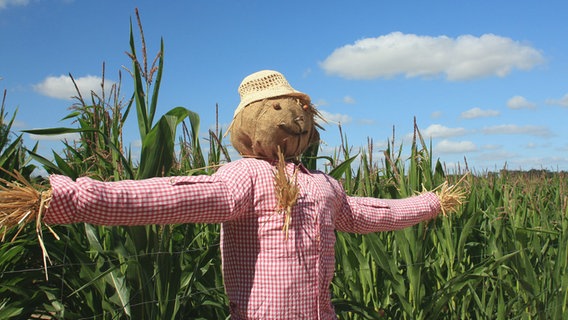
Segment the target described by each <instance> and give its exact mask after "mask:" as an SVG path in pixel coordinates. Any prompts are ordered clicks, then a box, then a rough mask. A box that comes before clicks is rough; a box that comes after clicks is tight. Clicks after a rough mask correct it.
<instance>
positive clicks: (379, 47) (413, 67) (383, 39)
mask: <svg viewBox="0 0 568 320" xmlns="http://www.w3.org/2000/svg"><path fill="white" fill-rule="evenodd" d="M543 61H544V58H543V57H542V54H541V53H540V52H539V51H538V50H536V49H534V48H532V47H530V46H528V45H524V44H521V43H519V42H518V41H514V40H512V39H510V38H505V37H501V36H497V35H494V34H484V35H482V36H480V37H476V36H472V35H462V36H459V37H457V38H455V39H454V38H450V37H447V36H438V37H431V36H419V35H415V34H404V33H401V32H393V33H390V34H387V35H383V36H379V37H377V38H366V39H362V40H358V41H356V42H355V43H354V44H350V45H345V46H343V47H340V48H338V49H335V50H334V51H333V52H332V53H331V55H329V56H328V57H327V58H326V59H325V60H324V61H323V62H322V63H321V67H322V68H323V69H324V70H325V71H326V72H327V73H328V74H333V75H338V76H341V77H344V78H348V79H374V78H380V77H386V78H388V77H392V76H396V75H401V74H403V75H405V76H406V77H433V76H439V75H441V74H442V75H445V77H446V78H447V79H448V80H452V81H458V80H468V79H474V78H480V77H487V76H499V77H504V76H506V75H507V74H509V73H510V72H511V70H512V69H515V68H517V69H521V70H529V69H531V68H532V67H534V66H535V65H537V64H539V63H542V62H543Z"/></svg>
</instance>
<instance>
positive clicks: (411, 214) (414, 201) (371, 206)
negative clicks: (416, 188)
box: [336, 192, 441, 233]
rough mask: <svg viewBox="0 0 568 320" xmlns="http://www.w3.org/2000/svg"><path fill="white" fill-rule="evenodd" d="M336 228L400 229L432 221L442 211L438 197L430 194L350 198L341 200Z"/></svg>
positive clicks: (351, 230) (377, 230)
mask: <svg viewBox="0 0 568 320" xmlns="http://www.w3.org/2000/svg"><path fill="white" fill-rule="evenodd" d="M340 201H341V208H342V209H341V210H340V212H339V214H338V217H337V220H336V229H337V230H339V231H345V232H354V233H370V232H379V231H390V230H399V229H403V228H406V227H409V226H412V225H415V224H417V223H419V222H421V221H425V220H429V219H432V218H434V217H436V215H438V213H439V212H440V210H441V206H440V201H439V199H438V196H437V195H436V194H434V193H431V192H428V193H423V194H421V195H418V196H414V197H409V198H405V199H376V198H366V197H349V196H346V195H343V197H342V198H341V199H340Z"/></svg>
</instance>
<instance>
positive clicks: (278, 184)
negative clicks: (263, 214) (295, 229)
mask: <svg viewBox="0 0 568 320" xmlns="http://www.w3.org/2000/svg"><path fill="white" fill-rule="evenodd" d="M297 174H298V169H297V168H296V169H295V170H294V172H293V173H292V176H291V177H290V176H289V175H288V173H287V172H286V160H285V159H284V154H283V153H282V152H281V151H280V148H278V163H277V164H276V170H275V172H274V190H275V192H276V199H277V205H276V206H277V207H276V212H277V213H279V214H282V215H283V216H284V225H283V226H282V231H283V232H284V239H286V240H288V231H289V230H290V223H291V222H292V207H293V206H294V205H295V204H296V201H297V200H298V193H299V188H298V180H297Z"/></svg>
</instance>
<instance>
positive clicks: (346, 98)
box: [343, 96, 355, 104]
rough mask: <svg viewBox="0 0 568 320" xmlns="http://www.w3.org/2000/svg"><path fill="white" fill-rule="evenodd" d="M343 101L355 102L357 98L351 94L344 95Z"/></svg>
mask: <svg viewBox="0 0 568 320" xmlns="http://www.w3.org/2000/svg"><path fill="white" fill-rule="evenodd" d="M343 103H347V104H354V103H355V99H354V98H353V97H351V96H345V97H343Z"/></svg>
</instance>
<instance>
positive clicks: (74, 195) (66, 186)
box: [44, 165, 252, 225]
mask: <svg viewBox="0 0 568 320" xmlns="http://www.w3.org/2000/svg"><path fill="white" fill-rule="evenodd" d="M227 166H228V165H227ZM229 167H232V168H227V169H225V170H220V171H219V172H218V174H215V175H212V176H205V175H202V176H183V177H182V176H179V177H162V178H150V179H145V180H124V181H118V182H102V181H97V180H93V179H90V178H79V179H77V181H73V180H72V179H70V178H68V177H64V176H60V175H53V176H51V177H50V184H51V188H52V200H51V202H50V205H49V208H48V210H47V213H46V216H45V217H44V222H45V223H48V224H69V223H77V222H87V223H92V224H98V225H145V224H175V223H189V222H192V223H200V222H203V223H219V222H223V221H228V220H231V219H233V218H235V217H237V216H238V215H239V214H240V213H242V212H244V209H245V208H246V207H247V206H248V203H249V202H250V199H251V198H252V197H251V196H250V194H249V193H250V192H251V190H252V186H251V179H250V177H249V176H248V175H247V172H246V170H239V168H236V166H234V165H233V166H229Z"/></svg>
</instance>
